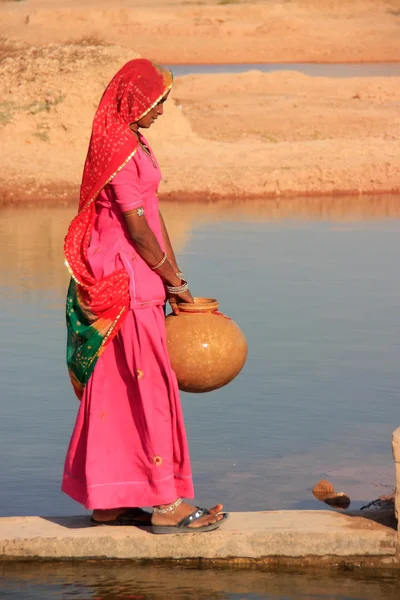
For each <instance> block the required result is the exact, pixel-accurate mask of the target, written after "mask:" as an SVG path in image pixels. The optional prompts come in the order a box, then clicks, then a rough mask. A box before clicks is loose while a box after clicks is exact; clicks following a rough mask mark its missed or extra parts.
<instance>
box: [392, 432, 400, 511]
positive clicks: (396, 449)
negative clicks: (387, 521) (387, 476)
mask: <svg viewBox="0 0 400 600" xmlns="http://www.w3.org/2000/svg"><path fill="white" fill-rule="evenodd" d="M392 449H393V458H394V462H395V465H396V495H395V502H396V516H397V518H399V513H400V427H399V428H398V429H396V430H395V431H394V432H393V437H392Z"/></svg>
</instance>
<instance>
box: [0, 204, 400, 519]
mask: <svg viewBox="0 0 400 600" xmlns="http://www.w3.org/2000/svg"><path fill="white" fill-rule="evenodd" d="M74 212H75V211H74V209H68V208H62V207H60V208H48V209H45V208H38V209H32V210H26V209H24V210H22V209H16V210H12V209H7V210H3V211H1V212H0V244H1V248H0V250H1V251H0V272H1V274H2V297H1V307H2V310H1V311H0V327H1V329H2V334H3V339H4V340H5V341H6V343H5V344H2V345H1V346H0V369H1V371H0V377H1V380H2V400H3V406H2V421H1V424H0V455H1V456H2V461H1V462H0V481H1V482H2V493H1V495H0V514H3V515H11V514H16V515H18V514H54V513H58V514H59V515H65V514H74V513H75V514H77V513H78V514H82V513H85V512H86V511H84V509H82V508H81V507H80V506H78V505H76V504H75V503H73V502H72V501H71V500H70V499H69V498H68V497H66V496H65V495H63V494H61V492H60V491H59V486H60V478H61V470H62V464H63V459H64V455H65V449H66V446H67V444H68V440H69V436H70V433H71V430H72V423H73V421H74V418H75V414H76V408H77V404H76V401H75V399H74V395H73V393H72V390H71V386H70V384H69V381H68V377H67V373H66V368H65V357H64V353H65V326H64V296H65V289H66V285H67V279H68V276H67V272H66V269H65V267H64V266H63V255H62V241H63V237H64V235H65V232H66V229H67V226H68V223H69V221H70V219H71V217H72V215H73V214H74ZM163 212H164V215H165V218H166V221H167V223H168V225H169V228H170V231H171V237H172V239H173V241H174V244H175V246H176V248H177V251H178V254H179V256H180V263H181V265H182V267H183V269H184V271H185V272H186V273H187V274H188V278H189V281H190V284H191V288H192V291H193V292H194V293H195V295H198V296H213V297H217V298H218V299H219V300H220V306H221V310H223V311H224V312H226V313H227V314H228V315H229V316H231V317H232V318H234V319H235V320H236V321H237V322H238V324H239V325H240V327H241V329H242V330H243V331H244V333H245V335H246V337H247V340H248V343H249V357H248V361H247V364H246V366H245V368H244V370H243V372H242V373H241V374H240V376H239V377H238V378H237V379H236V380H235V381H234V382H233V383H232V384H230V385H229V386H226V387H225V388H223V389H221V390H218V391H216V392H213V393H211V394H204V395H201V396H199V395H196V396H194V395H190V394H183V395H182V399H183V405H184V411H185V417H186V423H187V428H188V434H189V440H190V448H191V453H192V459H193V470H194V474H195V483H196V489H197V492H198V498H197V501H198V503H199V504H202V505H203V504H204V505H208V504H210V505H211V504H213V503H215V502H216V501H222V502H225V503H226V504H227V508H228V510H260V509H268V508H269V509H274V508H315V509H318V508H321V506H320V504H319V503H318V501H317V500H315V499H314V498H313V497H312V494H311V490H312V488H313V487H314V485H315V483H316V482H317V481H319V480H320V479H325V478H328V479H329V480H330V481H332V483H333V484H334V485H335V488H336V489H340V490H341V491H343V492H345V493H346V494H348V495H349V496H350V497H351V499H352V508H357V506H359V505H360V504H362V503H364V502H366V501H370V500H373V499H374V498H376V497H378V496H379V495H381V494H383V493H390V492H391V489H392V484H393V481H394V472H393V464H392V457H391V449H390V436H391V432H392V429H393V428H394V426H395V425H396V424H397V423H398V389H399V387H400V373H399V369H398V364H399V362H400V349H399V344H398V340H399V335H400V329H399V326H398V325H397V324H398V300H397V298H398V294H399V292H400V289H399V287H400V286H399V279H398V264H397V263H398V261H397V256H398V253H399V250H400V248H399V246H400V238H399V235H398V231H399V228H400V203H399V201H398V198H396V197H390V196H377V197H367V198H365V197H351V198H345V197H338V198H331V199H329V198H324V199H321V198H318V199H317V198H307V199H298V198H293V199H282V200H276V199H274V200H260V201H251V202H220V203H215V204H212V203H210V204H185V205H184V206H183V205H182V204H175V203H170V204H166V205H164V206H163ZM382 406H383V407H384V410H382ZM210 415H212V418H210Z"/></svg>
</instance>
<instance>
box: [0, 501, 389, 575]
mask: <svg viewBox="0 0 400 600" xmlns="http://www.w3.org/2000/svg"><path fill="white" fill-rule="evenodd" d="M376 513H377V511H375V512H374V513H370V514H369V515H367V516H369V517H370V518H366V517H365V516H363V517H361V516H358V514H357V513H354V514H350V515H349V514H346V515H344V514H339V513H336V512H333V511H266V512H255V513H231V515H230V518H229V519H228V520H227V521H226V522H225V523H224V525H223V526H222V527H221V528H220V529H219V530H217V531H214V532H211V533H206V534H185V535H175V534H174V535H153V534H152V533H151V532H150V530H149V529H148V528H137V527H91V526H90V523H89V519H88V517H5V518H1V519H0V556H1V558H2V559H3V560H4V559H13V560H20V559H33V558H41V559H49V560H54V559H94V558H97V559H100V558H107V559H134V560H148V559H151V560H154V559H159V560H177V559H179V560H182V559H205V560H213V561H215V560H219V559H223V560H227V559H229V560H231V561H232V562H237V560H238V559H241V560H243V559H247V560H249V561H252V560H255V559H256V560H266V559H271V560H272V559H274V560H275V561H276V562H280V561H281V559H285V558H286V559H290V561H292V560H294V561H295V562H296V563H298V564H299V565H301V564H310V562H311V563H316V564H317V563H319V562H320V559H324V558H325V559H327V558H330V559H332V560H334V561H336V562H338V561H339V560H344V561H345V562H349V563H355V564H360V562H361V563H363V564H366V563H365V561H367V563H368V561H369V562H370V564H374V565H376V564H385V565H391V564H393V565H395V564H396V565H397V564H398V563H397V561H396V541H397V532H396V530H395V529H393V528H392V527H389V526H387V525H383V524H380V523H377V522H376V521H375V520H373V519H376V516H377V514H376ZM363 514H364V511H363ZM321 562H324V560H322V561H321Z"/></svg>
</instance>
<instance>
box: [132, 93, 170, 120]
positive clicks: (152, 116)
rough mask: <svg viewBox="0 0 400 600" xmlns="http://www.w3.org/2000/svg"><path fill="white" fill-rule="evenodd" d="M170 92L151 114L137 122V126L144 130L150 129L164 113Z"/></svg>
mask: <svg viewBox="0 0 400 600" xmlns="http://www.w3.org/2000/svg"><path fill="white" fill-rule="evenodd" d="M168 95H169V92H168V94H167V95H166V96H164V98H163V99H162V100H160V102H159V103H158V104H156V106H155V107H154V108H152V109H151V111H150V112H148V113H147V115H145V116H144V117H142V118H141V119H139V121H137V125H138V126H139V127H141V128H143V129H148V128H149V127H151V126H152V125H153V123H154V122H155V121H156V120H157V119H158V117H161V115H162V114H163V113H164V102H165V101H166V100H167V98H168Z"/></svg>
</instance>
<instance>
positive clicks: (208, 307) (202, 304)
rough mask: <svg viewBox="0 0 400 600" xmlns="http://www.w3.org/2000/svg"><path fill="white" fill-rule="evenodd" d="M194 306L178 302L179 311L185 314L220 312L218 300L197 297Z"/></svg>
mask: <svg viewBox="0 0 400 600" xmlns="http://www.w3.org/2000/svg"><path fill="white" fill-rule="evenodd" d="M193 300H194V304H193V303H191V302H178V306H179V310H181V311H183V312H195V313H202V312H204V313H208V312H214V311H215V310H218V306H219V304H218V300H216V298H205V297H201V296H196V297H194V298H193Z"/></svg>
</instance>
